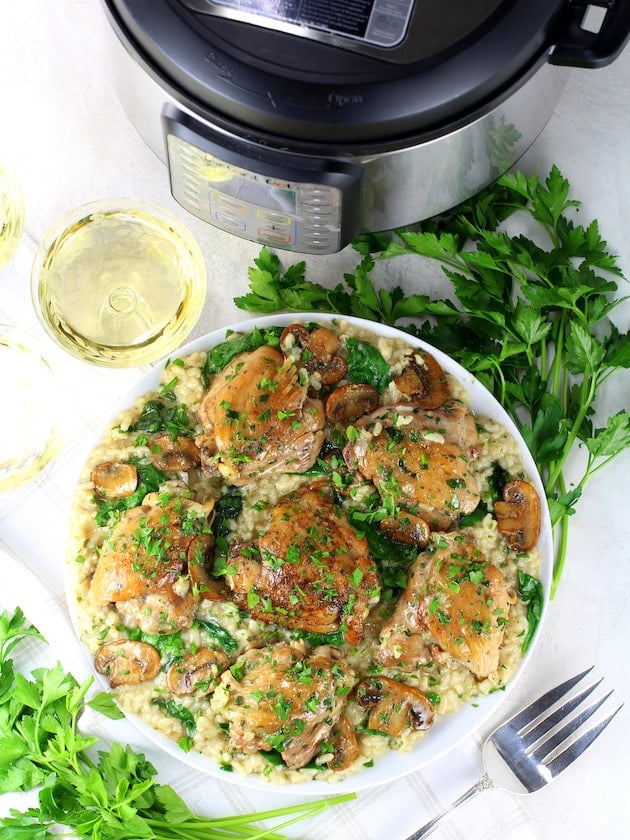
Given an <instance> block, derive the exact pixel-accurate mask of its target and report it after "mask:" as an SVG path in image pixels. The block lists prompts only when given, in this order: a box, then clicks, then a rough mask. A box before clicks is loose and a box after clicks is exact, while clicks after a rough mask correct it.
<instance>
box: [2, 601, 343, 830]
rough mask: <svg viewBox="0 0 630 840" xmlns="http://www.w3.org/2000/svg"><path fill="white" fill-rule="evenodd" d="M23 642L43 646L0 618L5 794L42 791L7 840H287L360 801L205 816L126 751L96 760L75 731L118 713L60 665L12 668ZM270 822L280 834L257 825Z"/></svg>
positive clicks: (18, 616)
mask: <svg viewBox="0 0 630 840" xmlns="http://www.w3.org/2000/svg"><path fill="white" fill-rule="evenodd" d="M27 636H35V637H37V638H39V639H41V638H42V637H41V636H40V634H39V633H38V632H37V630H35V628H33V627H31V626H29V625H28V624H27V622H26V620H25V617H24V614H23V613H22V611H21V610H20V609H19V608H18V609H17V610H16V611H15V612H14V613H13V614H12V615H10V614H9V613H7V612H3V613H0V794H2V793H10V792H11V793H13V792H17V791H27V790H31V789H33V788H36V787H39V801H38V807H36V808H29V809H28V810H26V811H18V810H16V809H12V810H11V812H10V815H9V816H8V817H4V818H2V817H0V835H1V836H2V838H3V840H26V838H28V840H54V838H55V837H59V836H66V835H60V834H59V833H58V829H59V827H60V826H66V827H67V828H69V829H72V832H73V836H75V837H79V838H85V840H87V839H88V838H89V839H90V840H128V838H132V837H133V838H145V839H146V840H226V838H239V837H241V838H244V837H247V838H250V840H255V838H263V837H265V838H270V840H282V835H280V834H278V829H282V828H284V827H286V826H288V825H290V824H292V823H294V822H296V821H297V820H301V819H304V818H306V817H311V816H315V815H316V814H318V813H320V812H321V811H323V810H324V809H325V808H328V807H329V806H331V805H334V804H337V803H340V802H347V801H349V800H351V799H354V798H355V794H345V795H340V796H334V797H330V798H327V799H320V800H316V801H314V802H309V803H306V804H299V805H292V806H289V807H286V808H278V809H274V810H269V811H265V812H259V813H255V814H243V815H240V816H233V817H218V818H210V817H199V816H197V815H195V814H194V813H193V812H192V811H191V810H190V809H189V808H188V807H187V805H186V804H185V802H184V801H183V800H182V799H181V798H180V796H179V795H178V794H177V793H176V792H175V791H174V790H173V788H171V787H169V786H168V785H161V784H159V783H158V782H157V781H156V778H155V777H156V770H155V768H154V767H153V765H152V764H150V763H149V762H148V761H147V760H146V758H145V757H144V756H143V755H141V754H139V753H136V752H134V750H133V749H132V748H131V747H129V746H122V745H121V744H117V743H114V744H112V746H111V748H110V749H109V750H107V751H105V750H101V751H100V752H98V755H97V757H96V758H95V757H94V755H93V751H92V750H91V748H94V747H95V746H96V744H97V741H98V739H97V738H95V737H85V736H83V735H81V734H80V733H79V731H78V728H77V725H78V721H79V718H80V716H81V713H82V712H83V710H84V708H85V706H86V705H88V706H90V707H91V708H93V709H95V710H97V711H99V712H101V713H103V714H105V715H107V716H108V717H110V718H120V717H122V714H121V712H120V710H119V709H118V707H117V706H116V704H115V703H114V700H113V698H112V695H110V694H108V693H105V692H101V693H99V694H96V695H95V696H94V697H92V698H90V699H89V700H87V699H86V697H87V694H88V692H89V690H90V687H91V685H92V678H91V677H90V678H88V679H87V680H85V681H84V682H83V683H81V684H79V683H78V682H77V681H76V680H75V678H74V677H73V676H72V675H71V674H68V673H65V672H64V671H63V669H62V667H61V665H59V664H57V665H55V666H54V667H52V668H38V669H37V670H35V671H33V672H32V674H31V675H30V676H31V678H30V679H29V677H27V676H25V675H24V674H22V673H19V672H17V671H16V669H15V663H14V660H13V659H12V658H11V656H10V654H11V652H12V651H13V650H14V649H15V647H16V646H17V645H18V644H19V643H20V642H21V641H22V640H23V639H24V638H25V637H27ZM266 819H273V820H276V821H277V820H280V823H278V822H276V825H275V827H274V828H273V829H272V828H269V829H266V828H262V827H260V826H258V825H257V823H258V822H259V821H261V820H266Z"/></svg>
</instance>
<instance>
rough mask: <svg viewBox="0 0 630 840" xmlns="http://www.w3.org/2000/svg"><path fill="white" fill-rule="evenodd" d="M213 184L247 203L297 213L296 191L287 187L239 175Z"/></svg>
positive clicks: (221, 191) (219, 189)
mask: <svg viewBox="0 0 630 840" xmlns="http://www.w3.org/2000/svg"><path fill="white" fill-rule="evenodd" d="M212 186H213V188H214V189H215V190H217V192H220V193H222V194H223V195H228V196H230V197H232V198H235V199H238V201H240V202H243V203H245V204H253V205H255V206H256V207H263V208H264V209H266V210H275V211H278V212H282V213H290V214H291V215H293V214H295V212H296V210H297V195H296V192H295V190H292V189H290V188H287V187H279V186H274V185H273V184H263V183H260V181H252V180H250V179H248V178H242V177H240V176H238V175H233V176H232V177H231V178H229V179H227V180H225V181H222V182H221V183H216V182H214V183H213V184H212Z"/></svg>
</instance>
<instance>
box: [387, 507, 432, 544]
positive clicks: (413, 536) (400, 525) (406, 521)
mask: <svg viewBox="0 0 630 840" xmlns="http://www.w3.org/2000/svg"><path fill="white" fill-rule="evenodd" d="M379 528H380V529H381V531H385V532H386V533H387V536H388V537H389V538H390V539H392V540H395V541H396V542H400V543H404V544H405V545H415V546H416V548H424V547H425V546H426V544H427V543H428V542H429V537H430V536H431V529H430V528H429V526H428V524H427V523H426V521H425V520H424V519H422V518H421V517H420V516H414V515H413V514H411V513H405V512H403V513H400V514H399V515H398V516H397V517H393V516H388V517H387V518H386V519H382V520H381V521H380V522H379Z"/></svg>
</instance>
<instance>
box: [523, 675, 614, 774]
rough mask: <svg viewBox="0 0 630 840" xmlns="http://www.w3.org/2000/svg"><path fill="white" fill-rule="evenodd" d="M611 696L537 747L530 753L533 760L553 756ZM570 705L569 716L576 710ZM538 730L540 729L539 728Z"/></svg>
mask: <svg viewBox="0 0 630 840" xmlns="http://www.w3.org/2000/svg"><path fill="white" fill-rule="evenodd" d="M582 694H586V692H582ZM611 694H612V691H609V692H608V694H607V695H606V696H605V697H602V698H601V699H600V700H597V701H596V702H595V703H592V704H591V705H590V706H589V707H588V708H587V709H584V710H583V711H581V712H580V713H579V714H578V715H576V716H575V717H573V718H571V719H570V720H568V721H567V722H566V724H565V725H564V726H563V727H562V728H561V729H559V730H558V731H557V732H554V734H553V735H552V736H551V737H550V738H547V739H546V740H545V741H543V742H542V744H541V745H540V746H539V747H537V748H536V749H535V750H534V751H533V752H532V753H530V755H531V758H533V759H534V760H535V761H544V760H545V758H546V757H547V756H548V755H551V753H552V752H553V751H554V750H555V749H556V748H557V747H559V746H561V744H562V743H563V742H564V741H565V740H566V739H567V738H568V737H569V736H570V735H573V733H574V732H577V731H578V729H579V727H580V726H582V724H584V723H586V721H587V720H588V719H589V718H590V717H591V716H592V715H594V714H595V712H596V711H597V710H598V709H599V707H600V706H602V705H603V704H604V703H605V702H606V700H608V698H609V697H610V695H611ZM567 705H569V704H567ZM570 705H571V708H570V709H567V714H568V712H570V711H572V710H573V709H574V708H575V704H574V703H571V704H570ZM561 711H564V706H562V707H561V708H560V709H559V710H558V712H561ZM556 714H557V713H556ZM551 717H554V715H552V716H551ZM543 723H546V721H543ZM536 728H537V729H538V727H536ZM550 731H551V729H547V732H550Z"/></svg>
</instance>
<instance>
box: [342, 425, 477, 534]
mask: <svg viewBox="0 0 630 840" xmlns="http://www.w3.org/2000/svg"><path fill="white" fill-rule="evenodd" d="M343 454H344V458H345V460H346V463H347V464H348V466H349V467H350V469H357V470H358V471H359V472H360V473H361V475H363V476H364V477H365V478H366V479H368V480H369V481H371V482H372V483H373V484H374V485H375V487H376V488H377V490H378V491H379V493H380V494H381V496H382V497H383V498H386V497H389V498H391V499H392V500H393V502H394V504H395V505H397V506H398V507H400V508H403V509H404V510H407V511H409V512H410V513H414V514H418V515H420V516H422V517H423V518H424V519H425V520H426V522H427V523H428V525H429V526H430V528H431V529H432V530H447V529H448V528H450V527H451V526H452V525H453V524H454V522H455V521H456V519H457V517H458V516H459V515H460V514H462V513H470V512H471V511H473V510H475V508H476V507H477V505H478V504H479V498H480V496H479V490H478V488H477V482H476V480H475V478H474V476H473V475H472V474H471V473H470V471H469V469H468V465H467V462H468V457H469V456H468V455H467V454H466V453H465V452H464V450H463V449H462V448H461V447H460V446H458V445H456V444H454V443H445V442H441V441H437V440H432V439H430V438H427V437H425V436H424V435H423V434H421V433H419V432H418V430H414V429H413V426H412V427H411V429H410V430H407V428H406V426H405V425H404V424H396V425H393V424H388V423H383V422H382V421H381V420H375V421H374V423H373V424H372V425H371V426H370V428H369V430H368V429H367V428H361V430H360V431H359V435H358V437H357V438H356V439H355V440H353V441H351V442H350V443H348V444H346V446H345V448H344V453H343Z"/></svg>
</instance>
